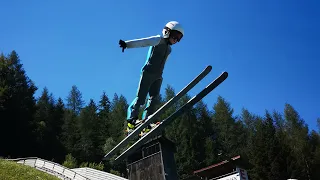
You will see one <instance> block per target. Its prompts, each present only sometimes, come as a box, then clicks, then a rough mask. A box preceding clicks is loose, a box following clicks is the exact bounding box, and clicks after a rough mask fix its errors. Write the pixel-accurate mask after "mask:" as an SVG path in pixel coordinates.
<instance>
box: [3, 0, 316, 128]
mask: <svg viewBox="0 0 320 180" xmlns="http://www.w3.org/2000/svg"><path fill="white" fill-rule="evenodd" d="M153 3H154V4H153ZM319 7H320V6H319V3H318V2H317V1H316V0H309V1H302V0H300V1H297V0H269V1H256V0H242V1H230V0H203V1H182V0H176V1H172V2H170V1H157V2H152V1H147V0H136V1H131V0H125V1H118V2H117V1H105V0H97V1H90V2H89V1H74V0H69V1H61V0H60V1H58V0H57V1H35V0H31V1H25V0H20V1H18V0H11V1H3V2H2V3H1V6H0V13H1V14H0V17H1V28H0V52H3V53H5V54H7V53H9V52H11V51H12V50H16V51H17V53H18V54H19V56H20V58H21V60H22V63H23V64H24V68H25V70H26V71H27V75H28V76H29V77H30V78H31V79H32V80H33V81H34V82H35V83H36V85H37V86H38V87H39V91H38V92H37V94H36V95H37V96H39V95H40V93H41V91H42V89H43V88H44V87H45V86H46V87H48V89H49V91H50V92H52V93H53V94H54V95H55V96H56V97H59V96H60V97H62V98H64V99H65V98H66V97H67V95H68V93H69V91H70V89H71V86H72V85H77V86H78V88H79V90H80V91H81V92H82V95H83V98H84V100H85V101H86V102H88V101H89V99H90V98H93V99H94V100H96V101H98V100H99V98H100V96H101V94H102V92H103V91H106V92H107V94H108V96H109V97H110V98H112V97H113V94H114V93H118V94H123V95H124V96H125V97H126V98H127V99H128V103H130V102H131V100H132V99H133V98H134V96H135V93H136V88H137V85H138V80H139V76H140V74H139V73H140V69H141V67H142V65H143V64H144V62H145V57H146V53H147V50H148V49H147V48H140V49H130V50H127V51H125V53H122V52H121V49H120V48H119V47H118V41H119V39H123V40H129V39H135V38H143V37H147V36H152V35H157V34H160V33H161V30H162V28H163V26H164V25H165V24H166V23H167V22H168V21H171V20H177V21H180V22H181V23H182V24H183V25H184V27H185V36H184V38H183V40H182V41H181V42H180V43H179V44H177V45H175V46H174V47H173V52H172V55H171V56H170V59H169V60H168V63H167V64H166V69H165V72H164V82H163V88H162V90H161V92H162V93H163V92H164V91H163V90H164V88H165V86H166V85H167V84H170V85H171V86H173V87H174V88H175V90H176V91H179V90H180V89H181V88H182V87H184V86H185V85H186V84H187V83H188V82H189V81H190V80H191V79H193V78H194V76H195V75H197V74H198V73H199V72H200V71H202V69H204V68H205V67H206V66H207V65H209V64H210V65H212V66H213V70H212V72H211V73H210V74H209V76H208V77H206V79H205V80H203V81H202V82H201V83H200V84H198V85H197V86H196V88H194V89H193V90H192V91H190V93H189V94H190V95H195V93H197V92H198V91H200V90H201V89H202V88H203V87H205V86H206V85H207V84H208V83H209V82H210V81H211V80H213V79H214V78H216V76H217V75H219V74H220V73H221V72H222V71H224V70H225V71H228V72H229V78H228V79H227V81H225V82H224V83H223V84H222V85H221V86H220V87H219V88H217V89H216V90H215V91H213V92H212V93H211V94H210V95H208V96H207V97H206V98H205V99H204V101H205V102H206V103H207V104H208V107H209V108H210V109H211V108H212V105H213V103H214V102H216V98H217V95H221V96H223V97H224V98H226V100H227V101H229V102H230V103H231V106H232V108H234V110H235V115H237V114H239V113H240V112H241V109H242V107H245V108H248V109H249V110H250V111H251V112H253V113H256V114H260V115H263V114H264V111H265V109H268V110H270V111H272V110H273V109H275V110H277V111H280V112H281V113H282V112H283V108H284V104H285V103H290V104H291V105H293V107H294V108H295V109H296V110H297V111H298V112H299V113H300V115H301V117H302V118H303V119H304V120H305V121H306V122H307V123H308V124H309V127H310V128H311V129H316V119H317V118H318V117H320V75H319V66H320V62H319V60H320V55H319V54H320V45H319V42H320V35H319V32H320V28H319V22H320V16H319V15H320V11H319V9H320V8H319Z"/></svg>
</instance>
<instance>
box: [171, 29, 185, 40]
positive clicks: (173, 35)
mask: <svg viewBox="0 0 320 180" xmlns="http://www.w3.org/2000/svg"><path fill="white" fill-rule="evenodd" d="M170 37H171V38H172V39H175V40H177V41H178V42H180V40H181V39H182V37H183V34H182V33H180V32H179V31H175V30H173V31H171V32H170Z"/></svg>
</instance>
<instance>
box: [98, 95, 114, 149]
mask: <svg viewBox="0 0 320 180" xmlns="http://www.w3.org/2000/svg"><path fill="white" fill-rule="evenodd" d="M98 108H99V112H98V116H99V119H100V121H99V122H100V129H99V131H100V133H101V138H100V140H101V141H102V142H101V145H102V146H103V144H104V142H105V141H106V139H107V138H108V137H109V136H110V132H109V129H108V127H110V126H111V122H110V112H111V103H110V100H109V97H108V96H107V95H106V93H105V92H103V94H102V96H101V99H100V101H99V107H98Z"/></svg>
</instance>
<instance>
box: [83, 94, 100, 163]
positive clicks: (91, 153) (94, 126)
mask: <svg viewBox="0 0 320 180" xmlns="http://www.w3.org/2000/svg"><path fill="white" fill-rule="evenodd" d="M97 110H98V107H97V106H96V104H95V102H94V101H93V100H92V99H90V102H89V105H88V106H87V107H85V108H84V109H82V111H81V114H80V118H79V130H80V136H81V141H80V145H81V150H80V151H81V157H80V158H79V160H81V161H83V162H96V161H99V159H100V157H101V155H102V148H101V147H100V144H99V143H100V142H99V138H100V133H99V129H98V128H99V121H100V120H99V117H98V114H97ZM100 148H101V149H100Z"/></svg>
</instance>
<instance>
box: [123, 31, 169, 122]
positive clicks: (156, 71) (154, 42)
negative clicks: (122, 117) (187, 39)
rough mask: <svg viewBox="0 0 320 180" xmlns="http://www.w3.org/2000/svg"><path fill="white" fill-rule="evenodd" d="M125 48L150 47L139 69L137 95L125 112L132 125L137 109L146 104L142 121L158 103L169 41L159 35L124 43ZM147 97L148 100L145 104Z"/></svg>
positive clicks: (153, 110)
mask: <svg viewBox="0 0 320 180" xmlns="http://www.w3.org/2000/svg"><path fill="white" fill-rule="evenodd" d="M125 43H126V48H138V47H147V46H150V48H149V51H148V54H147V59H146V62H145V64H144V66H143V67H142V69H141V75H140V81H139V85H138V89H137V94H136V97H135V98H134V100H133V101H132V103H131V104H130V106H129V107H128V110H127V121H128V122H129V123H134V121H135V120H137V119H138V115H139V108H140V106H141V105H144V104H146V106H145V108H144V112H143V114H142V120H145V119H147V117H148V116H150V115H151V114H153V113H154V112H155V106H156V105H157V104H158V103H159V95H160V89H161V85H162V73H163V69H164V66H165V63H166V61H167V58H168V56H169V55H170V53H171V45H170V43H169V39H167V38H163V37H161V36H160V35H157V36H151V37H147V38H141V39H134V40H129V41H125ZM147 95H149V98H148V100H147V102H146V99H147Z"/></svg>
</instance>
